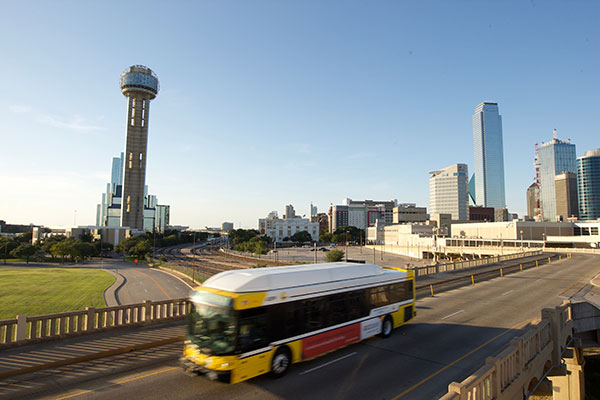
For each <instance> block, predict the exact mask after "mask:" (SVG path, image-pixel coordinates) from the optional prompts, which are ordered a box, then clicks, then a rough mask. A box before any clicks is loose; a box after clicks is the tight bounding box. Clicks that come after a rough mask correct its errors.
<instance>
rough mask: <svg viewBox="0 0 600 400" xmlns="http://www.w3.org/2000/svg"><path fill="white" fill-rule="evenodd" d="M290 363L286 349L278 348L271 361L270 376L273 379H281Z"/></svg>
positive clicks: (289, 356) (290, 358)
mask: <svg viewBox="0 0 600 400" xmlns="http://www.w3.org/2000/svg"><path fill="white" fill-rule="evenodd" d="M291 363H292V357H291V355H290V351H289V350H288V348H287V347H285V346H284V347H280V348H279V349H277V351H276V352H275V355H274V356H273V360H271V374H272V375H273V377H275V378H281V377H282V376H284V375H285V374H286V373H287V371H288V369H289V368H290V364H291Z"/></svg>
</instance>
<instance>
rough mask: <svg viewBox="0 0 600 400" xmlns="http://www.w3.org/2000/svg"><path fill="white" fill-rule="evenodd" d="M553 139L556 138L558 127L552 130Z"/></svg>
mask: <svg viewBox="0 0 600 400" xmlns="http://www.w3.org/2000/svg"><path fill="white" fill-rule="evenodd" d="M552 139H556V128H555V129H554V131H553V132H552Z"/></svg>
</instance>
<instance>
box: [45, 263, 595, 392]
mask: <svg viewBox="0 0 600 400" xmlns="http://www.w3.org/2000/svg"><path fill="white" fill-rule="evenodd" d="M599 271H600V257H598V256H586V255H573V258H572V259H568V260H563V261H561V262H555V263H552V264H550V265H546V266H543V267H539V268H534V269H531V270H527V271H525V272H522V273H517V274H513V275H509V276H505V277H503V278H498V279H493V280H490V281H486V282H482V283H479V284H477V285H475V286H467V287H463V288H460V289H456V290H453V291H450V292H446V293H443V294H440V295H437V296H436V297H433V298H426V299H423V300H420V301H419V302H418V307H417V311H418V315H417V317H416V318H415V319H414V321H413V322H411V323H410V324H408V325H406V326H404V327H401V328H400V329H397V330H396V331H394V333H393V334H392V336H391V337H390V338H389V339H381V338H379V337H376V338H372V339H369V340H366V341H363V342H361V343H357V344H354V345H352V346H349V347H346V348H344V349H341V350H338V351H335V352H333V353H330V354H328V355H326V356H323V357H320V358H317V359H315V360H312V361H309V362H305V363H301V364H297V365H294V366H293V367H292V369H291V370H290V372H289V374H288V375H287V376H286V377H284V378H282V379H278V380H273V379H271V378H270V377H269V376H261V377H258V378H255V379H252V380H250V381H248V382H243V383H240V384H236V385H227V384H221V383H218V382H211V381H208V380H206V379H204V378H201V377H190V376H187V375H185V374H184V373H183V371H182V370H181V369H180V368H179V367H178V365H177V362H176V361H169V362H163V363H158V364H156V365H155V366H153V367H149V368H145V369H143V370H137V371H134V372H131V373H125V374H118V375H113V376H106V377H104V378H102V379H99V380H93V381H88V382H85V383H81V384H77V385H74V386H71V387H69V388H65V391H63V392H62V393H60V394H53V395H50V394H49V396H48V397H47V398H54V399H56V398H61V399H66V398H72V399H110V400H113V399H115V398H146V399H161V400H164V399H196V398H206V399H244V400H246V399H261V400H265V399H272V398H284V399H331V400H333V399H399V398H401V399H434V398H438V397H440V396H441V395H443V394H444V393H445V392H446V390H447V386H448V384H449V383H450V382H452V381H461V380H463V379H465V378H466V377H467V376H468V375H470V374H471V373H473V372H474V371H475V370H477V369H478V368H480V367H481V366H482V365H483V364H484V362H485V358H486V357H488V356H491V355H493V354H495V353H497V352H498V351H499V350H501V349H502V348H503V347H504V346H506V345H507V344H508V342H509V341H510V339H512V338H513V337H514V336H516V335H519V334H521V333H522V332H523V330H522V329H520V328H522V327H523V326H524V324H526V323H527V321H529V320H532V319H539V318H540V312H541V309H542V308H544V307H554V306H556V305H559V304H560V303H561V302H562V301H563V300H564V299H565V298H568V297H570V296H572V295H574V294H575V293H576V292H577V291H578V290H579V289H580V288H582V287H583V286H584V285H585V284H586V283H587V282H588V281H589V279H591V278H592V277H593V276H594V275H596V274H597V273H598V272H599Z"/></svg>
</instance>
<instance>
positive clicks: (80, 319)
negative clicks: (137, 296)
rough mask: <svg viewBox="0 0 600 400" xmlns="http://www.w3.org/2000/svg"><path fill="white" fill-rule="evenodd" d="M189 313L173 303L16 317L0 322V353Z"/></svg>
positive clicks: (187, 306)
mask: <svg viewBox="0 0 600 400" xmlns="http://www.w3.org/2000/svg"><path fill="white" fill-rule="evenodd" d="M189 310H190V302H189V300H188V299H172V300H161V301H149V300H147V301H145V302H143V303H138V304H130V305H124V306H116V307H104V308H94V307H87V308H86V309H85V310H80V311H72V312H66V313H59V314H50V315H40V316H35V317H28V316H26V315H17V318H15V319H8V320H3V321H0V349H2V348H6V347H13V346H19V345H22V344H28V343H36V342H43V341H48V340H56V339H62V338H66V337H70V336H77V335H81V334H85V333H93V332H100V331H105V330H110V329H115V328H123V327H133V326H145V325H152V324H158V323H164V322H169V321H176V320H179V319H183V318H184V316H185V315H187V314H188V312H189Z"/></svg>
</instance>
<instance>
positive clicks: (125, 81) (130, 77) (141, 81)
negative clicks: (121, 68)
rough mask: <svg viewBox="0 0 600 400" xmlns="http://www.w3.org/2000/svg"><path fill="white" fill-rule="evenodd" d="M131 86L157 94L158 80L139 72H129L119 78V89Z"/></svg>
mask: <svg viewBox="0 0 600 400" xmlns="http://www.w3.org/2000/svg"><path fill="white" fill-rule="evenodd" d="M125 86H133V87H144V88H147V89H150V90H151V91H153V92H155V93H157V92H158V79H156V78H155V77H153V76H152V75H147V74H143V73H139V72H130V73H127V74H124V75H123V76H122V77H121V87H125Z"/></svg>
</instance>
